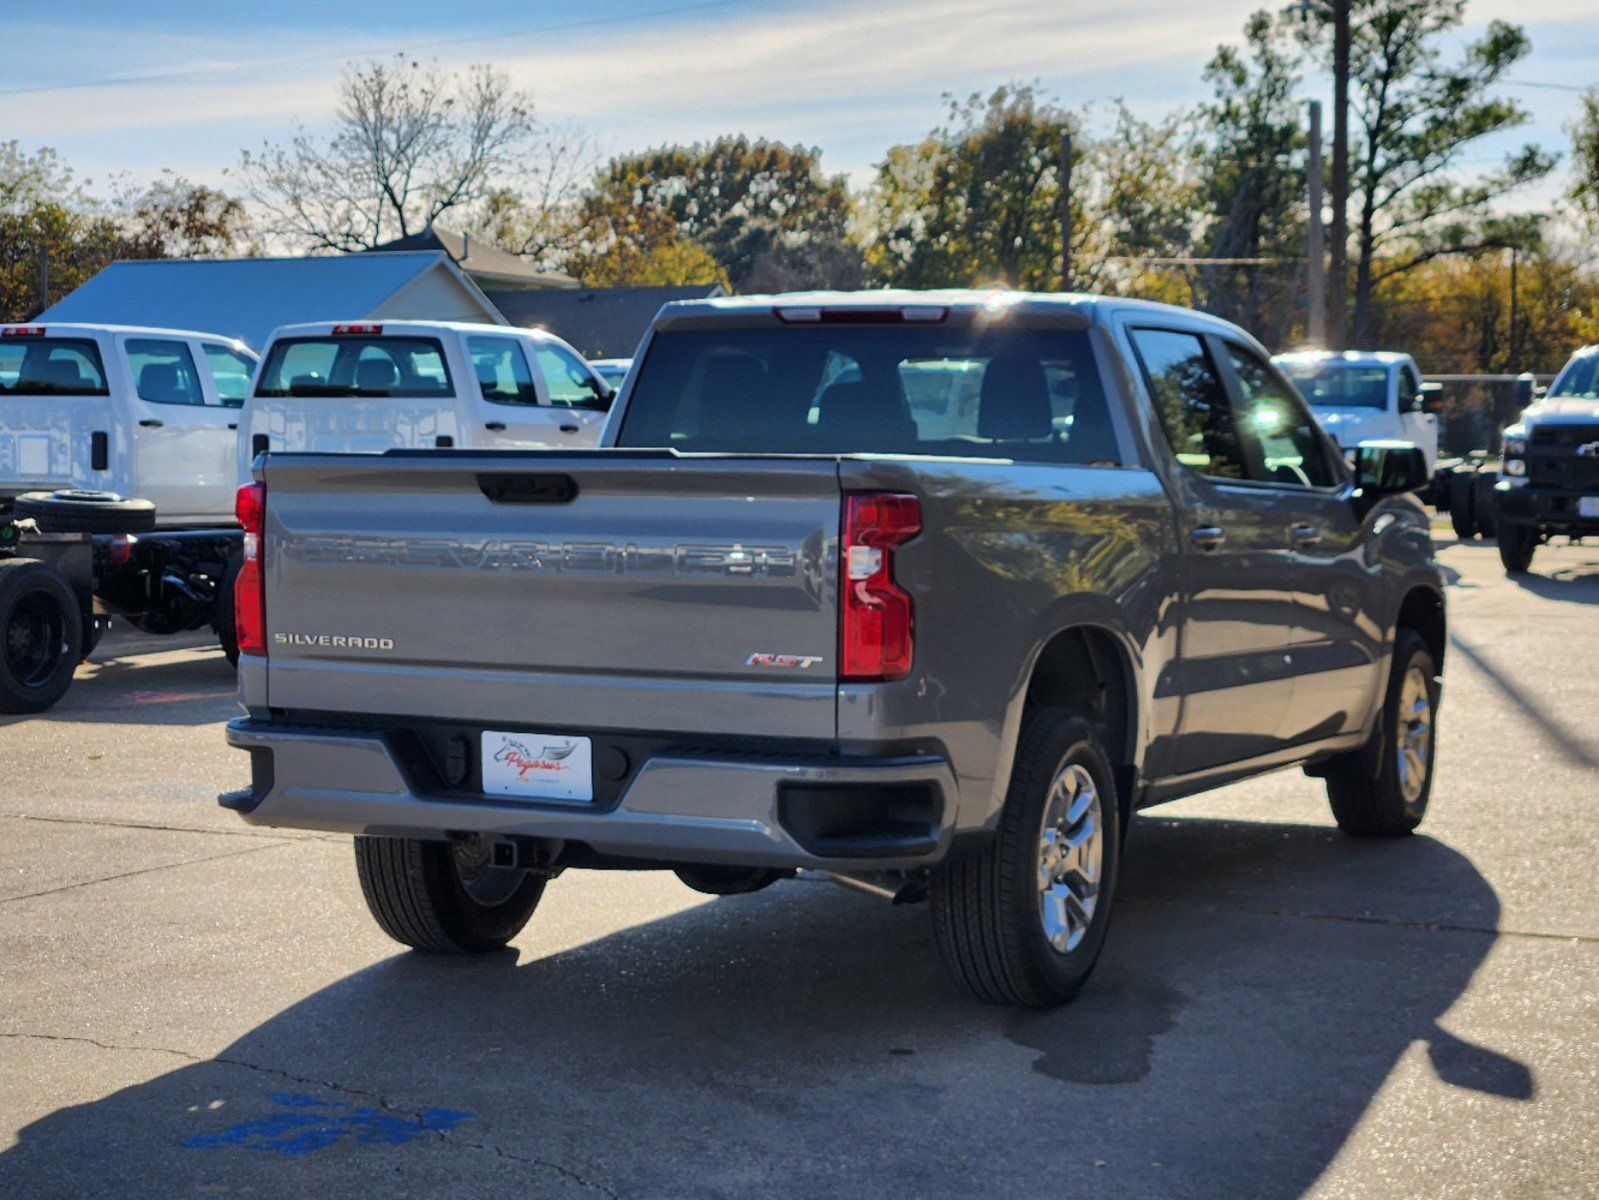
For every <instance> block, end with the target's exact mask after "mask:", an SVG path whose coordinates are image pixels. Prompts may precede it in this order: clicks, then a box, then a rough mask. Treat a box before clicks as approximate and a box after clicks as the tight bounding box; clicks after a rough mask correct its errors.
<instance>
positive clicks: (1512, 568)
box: [1497, 517, 1538, 575]
mask: <svg viewBox="0 0 1599 1200" xmlns="http://www.w3.org/2000/svg"><path fill="white" fill-rule="evenodd" d="M1497 532H1498V535H1499V561H1500V562H1502V563H1503V564H1504V565H1505V572H1506V573H1507V574H1509V575H1523V574H1525V573H1526V571H1527V568H1528V567H1530V566H1532V556H1533V554H1534V553H1535V552H1536V551H1537V549H1538V527H1537V526H1536V525H1519V524H1517V523H1516V522H1515V521H1507V520H1505V519H1504V518H1503V517H1500V518H1499V525H1498V530H1497Z"/></svg>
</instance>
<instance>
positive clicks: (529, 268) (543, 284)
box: [362, 225, 577, 291]
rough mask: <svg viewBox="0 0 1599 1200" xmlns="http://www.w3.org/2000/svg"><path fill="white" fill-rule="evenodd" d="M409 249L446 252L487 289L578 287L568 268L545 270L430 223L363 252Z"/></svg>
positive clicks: (465, 235)
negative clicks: (565, 270) (568, 272)
mask: <svg viewBox="0 0 1599 1200" xmlns="http://www.w3.org/2000/svg"><path fill="white" fill-rule="evenodd" d="M407 250H440V251H443V252H444V253H445V254H448V255H449V256H450V259H451V261H453V262H454V263H455V265H456V266H458V267H460V268H461V270H463V271H465V272H466V273H467V275H469V276H470V277H471V279H472V281H473V282H474V283H476V284H477V285H478V287H480V288H484V289H494V290H497V291H526V290H537V289H542V288H575V287H576V286H577V280H576V279H574V278H572V276H570V275H568V274H566V272H564V271H546V270H543V269H541V268H539V267H535V266H534V265H533V264H532V263H530V262H528V261H527V260H526V259H521V258H518V257H517V256H516V255H514V254H510V253H507V252H506V251H504V250H501V249H500V248H499V247H498V246H496V245H494V244H492V243H491V242H486V241H484V240H483V239H482V238H475V237H472V236H471V235H470V234H465V233H456V232H455V231H454V230H453V229H444V228H441V227H440V226H438V225H429V226H428V227H427V228H426V229H424V230H422V232H421V233H413V234H410V235H409V236H407V237H402V238H395V239H394V240H393V241H392V242H384V243H383V244H382V245H381V246H374V247H372V249H370V250H364V251H362V253H363V254H392V253H394V252H396V251H407Z"/></svg>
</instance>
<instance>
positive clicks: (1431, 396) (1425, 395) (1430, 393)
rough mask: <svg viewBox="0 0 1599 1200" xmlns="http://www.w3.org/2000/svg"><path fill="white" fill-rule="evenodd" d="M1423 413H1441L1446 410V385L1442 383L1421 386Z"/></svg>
mask: <svg viewBox="0 0 1599 1200" xmlns="http://www.w3.org/2000/svg"><path fill="white" fill-rule="evenodd" d="M1420 407H1421V411H1422V412H1424V413H1441V412H1443V410H1444V385H1443V384H1441V383H1424V384H1422V385H1421V405H1420Z"/></svg>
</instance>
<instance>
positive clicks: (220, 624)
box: [211, 554, 244, 667]
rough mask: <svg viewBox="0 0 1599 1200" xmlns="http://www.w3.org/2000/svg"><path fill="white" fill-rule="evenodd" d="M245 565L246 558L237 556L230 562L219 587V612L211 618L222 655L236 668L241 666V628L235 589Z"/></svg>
mask: <svg viewBox="0 0 1599 1200" xmlns="http://www.w3.org/2000/svg"><path fill="white" fill-rule="evenodd" d="M243 565H244V556H243V555H241V554H236V555H234V556H233V557H232V558H230V559H229V560H228V568H227V570H225V571H223V572H222V582H221V583H220V584H218V585H217V610H216V615H215V616H213V617H212V618H211V627H212V628H213V629H215V630H216V634H217V641H218V642H220V643H221V644H222V653H223V654H226V655H227V656H228V661H229V662H230V663H232V664H233V665H234V666H235V667H237V666H238V665H239V626H238V614H237V611H236V610H235V609H234V607H233V589H234V587H235V585H237V583H238V582H239V569H240V568H241V567H242V566H243Z"/></svg>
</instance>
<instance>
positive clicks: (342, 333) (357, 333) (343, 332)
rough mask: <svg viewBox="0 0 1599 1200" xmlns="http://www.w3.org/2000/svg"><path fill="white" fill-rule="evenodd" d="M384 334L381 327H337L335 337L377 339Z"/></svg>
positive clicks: (334, 331) (361, 325) (335, 327)
mask: <svg viewBox="0 0 1599 1200" xmlns="http://www.w3.org/2000/svg"><path fill="white" fill-rule="evenodd" d="M382 332H383V326H381V325H366V324H360V325H335V326H334V327H333V336H334V337H377V336H378V335H379V334H380V333H382Z"/></svg>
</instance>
